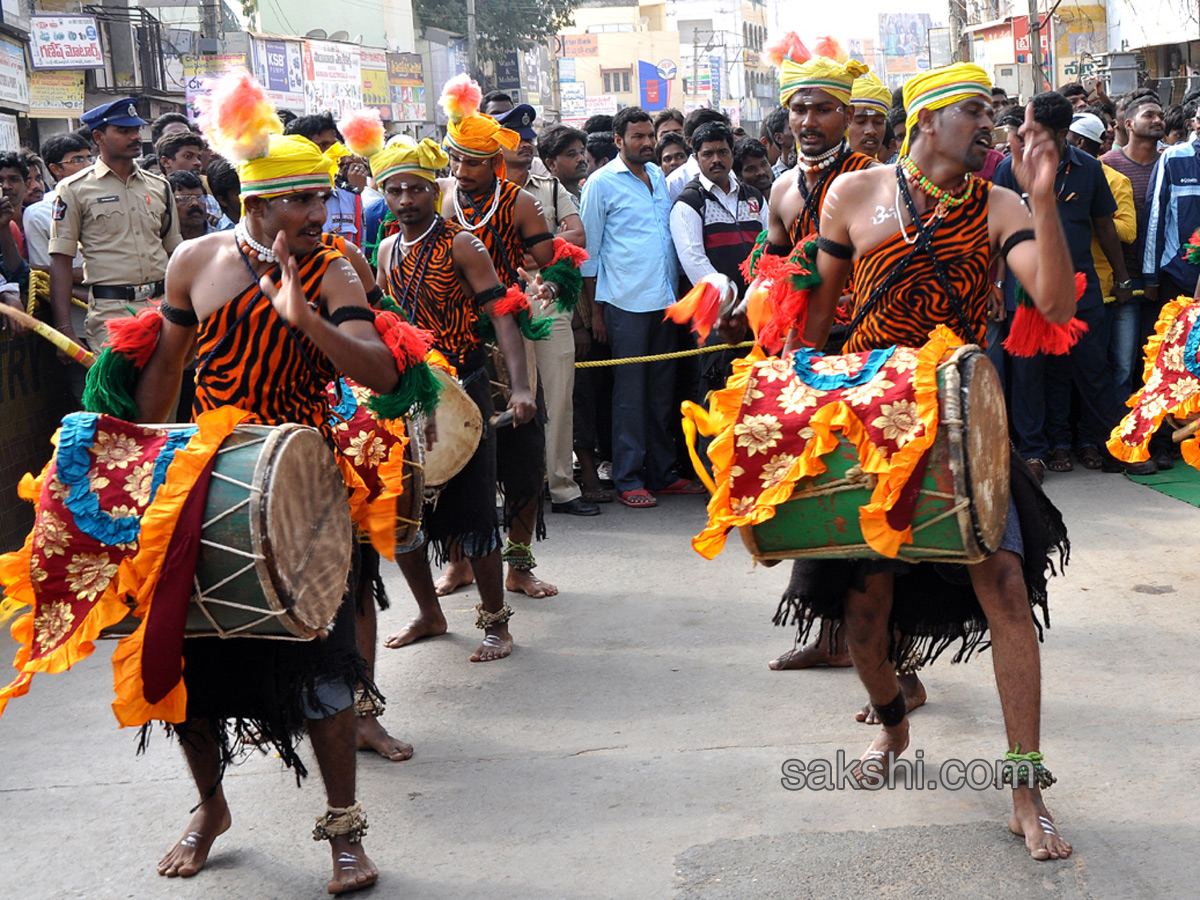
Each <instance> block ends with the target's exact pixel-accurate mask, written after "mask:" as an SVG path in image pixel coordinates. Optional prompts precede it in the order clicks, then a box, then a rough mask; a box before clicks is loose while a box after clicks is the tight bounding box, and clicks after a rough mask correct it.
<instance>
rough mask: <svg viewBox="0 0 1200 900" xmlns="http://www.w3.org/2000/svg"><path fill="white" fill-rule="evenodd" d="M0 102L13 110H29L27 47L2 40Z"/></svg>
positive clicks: (0, 45) (0, 42) (0, 48)
mask: <svg viewBox="0 0 1200 900" xmlns="http://www.w3.org/2000/svg"><path fill="white" fill-rule="evenodd" d="M0 102H2V103H3V104H4V105H5V106H9V107H12V108H13V109H18V110H22V111H24V110H27V109H29V79H28V77H27V76H26V75H25V47H24V46H23V45H21V44H14V43H13V42H11V41H8V40H0Z"/></svg>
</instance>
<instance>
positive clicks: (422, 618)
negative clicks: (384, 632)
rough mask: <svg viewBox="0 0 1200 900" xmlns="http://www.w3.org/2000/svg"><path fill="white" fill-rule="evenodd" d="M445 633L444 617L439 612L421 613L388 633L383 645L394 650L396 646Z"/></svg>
mask: <svg viewBox="0 0 1200 900" xmlns="http://www.w3.org/2000/svg"><path fill="white" fill-rule="evenodd" d="M445 633H446V617H445V616H443V615H442V614H441V613H440V612H439V613H437V614H436V615H426V614H425V613H421V614H420V615H419V616H417V617H416V618H415V619H413V620H412V621H411V622H409V623H408V624H407V625H405V626H404V627H403V628H401V629H400V630H399V631H397V632H396V633H395V634H393V635H389V636H388V637H387V638H386V639H385V640H384V642H383V646H385V647H388V648H390V649H392V650H395V649H396V648H397V647H407V646H408V645H409V644H411V643H414V642H415V641H419V640H420V639H421V638H427V637H437V636H438V635H439V634H445Z"/></svg>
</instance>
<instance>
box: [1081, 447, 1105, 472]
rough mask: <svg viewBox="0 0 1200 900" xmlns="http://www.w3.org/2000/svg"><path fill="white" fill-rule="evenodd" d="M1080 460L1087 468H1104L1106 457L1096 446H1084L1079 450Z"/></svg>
mask: <svg viewBox="0 0 1200 900" xmlns="http://www.w3.org/2000/svg"><path fill="white" fill-rule="evenodd" d="M1079 461H1080V462H1081V463H1083V467H1084V468H1085V469H1092V470H1093V471H1095V470H1096V469H1103V468H1104V457H1103V456H1101V455H1100V451H1099V450H1098V449H1096V448H1095V447H1084V448H1083V449H1082V450H1080V451H1079Z"/></svg>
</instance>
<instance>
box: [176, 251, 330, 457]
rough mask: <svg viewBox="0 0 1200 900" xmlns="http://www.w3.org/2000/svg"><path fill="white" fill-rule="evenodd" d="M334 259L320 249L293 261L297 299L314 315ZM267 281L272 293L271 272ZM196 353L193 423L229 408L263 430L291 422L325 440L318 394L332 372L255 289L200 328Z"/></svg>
mask: <svg viewBox="0 0 1200 900" xmlns="http://www.w3.org/2000/svg"><path fill="white" fill-rule="evenodd" d="M338 259H342V255H341V254H340V253H338V252H336V251H335V250H331V249H328V248H326V247H321V248H319V249H317V250H316V251H314V252H313V253H312V254H310V255H309V256H307V257H305V258H304V259H301V260H298V263H299V267H300V279H301V281H300V283H301V286H302V287H303V290H304V296H306V297H307V298H308V299H309V303H310V304H312V305H313V306H314V307H317V306H318V305H319V297H320V294H321V280H322V278H323V277H324V275H325V272H326V271H327V270H328V269H329V266H330V264H331V263H332V262H333V261H334V260H338ZM269 274H270V276H271V279H272V280H273V281H274V282H275V284H277V285H278V284H279V281H280V277H279V268H278V266H276V267H275V268H273V269H272V270H271V272H270V273H269ZM246 277H247V280H249V278H250V273H249V271H247V272H246ZM196 352H197V360H198V362H197V365H196V400H195V404H194V406H193V411H194V413H195V415H199V414H200V413H202V412H206V411H207V410H210V409H216V408H217V407H220V406H234V407H237V408H238V409H244V410H247V411H249V412H250V413H251V414H252V416H253V419H252V421H254V422H256V423H260V424H263V425H281V424H283V423H285V422H295V423H297V424H300V425H311V426H312V427H314V428H318V429H320V430H321V431H322V432H324V433H327V434H329V433H330V432H329V431H328V428H329V426H328V422H327V420H328V414H327V410H328V407H327V402H326V399H325V386H326V385H327V384H329V382H330V381H333V380H334V379H335V378H337V371H336V370H335V369H334V367H333V364H332V363H330V361H329V359H328V358H327V357H326V356H325V354H323V353H322V352H321V351H320V350H318V349H317V346H316V344H314V343H313V342H312V341H311V340H309V339H308V338H307V337H305V336H304V335H302V334H300V333H299V332H298V331H296V330H295V329H293V328H291V327H290V326H289V325H288V324H287V323H286V322H284V320H283V318H282V317H281V316H280V315H279V314H278V313H277V312H275V308H274V307H273V306H272V305H271V301H270V299H269V298H267V296H266V295H264V294H263V293H262V291H260V290H259V288H258V285H257V284H253V285H250V286H248V287H247V288H246V290H245V291H243V292H242V293H241V294H240V295H238V296H237V297H236V298H234V299H233V300H231V301H230V302H229V303H226V304H225V305H224V306H222V307H221V308H220V309H219V310H217V311H216V312H215V313H213V314H212V315H211V316H209V317H208V318H207V319H205V320H204V321H203V322H201V323H200V330H199V333H198V334H197V351H196Z"/></svg>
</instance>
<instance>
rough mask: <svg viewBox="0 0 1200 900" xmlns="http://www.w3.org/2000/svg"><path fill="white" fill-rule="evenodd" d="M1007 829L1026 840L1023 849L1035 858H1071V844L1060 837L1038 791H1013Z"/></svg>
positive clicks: (1025, 788)
mask: <svg viewBox="0 0 1200 900" xmlns="http://www.w3.org/2000/svg"><path fill="white" fill-rule="evenodd" d="M1008 830H1009V831H1011V832H1012V833H1013V834H1018V835H1020V836H1021V837H1023V838H1025V846H1026V847H1028V848H1029V855H1030V856H1032V857H1033V858H1034V859H1037V860H1044V859H1066V858H1067V857H1068V856H1070V855H1071V845H1070V844H1068V843H1067V842H1066V841H1064V840H1063V839H1062V837H1061V836H1060V835H1059V833H1058V829H1057V828H1056V827H1055V825H1054V819H1053V818H1052V817H1051V815H1050V810H1048V809H1046V804H1045V802H1043V800H1042V792H1041V791H1040V790H1038V789H1037V788H1028V787H1020V788H1017V789H1016V790H1015V791H1013V814H1012V815H1011V816H1010V817H1009V819H1008Z"/></svg>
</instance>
